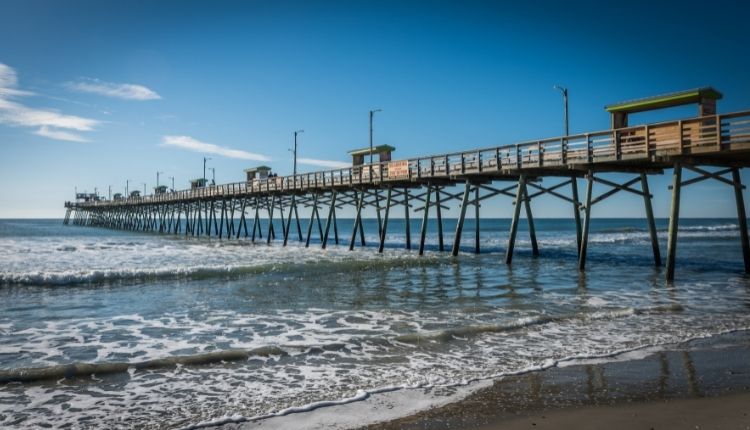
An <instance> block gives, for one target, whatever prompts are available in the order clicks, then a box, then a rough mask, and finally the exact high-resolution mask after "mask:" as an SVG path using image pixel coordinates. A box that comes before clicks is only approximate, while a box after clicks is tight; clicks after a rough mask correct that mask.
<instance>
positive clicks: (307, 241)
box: [305, 193, 318, 248]
mask: <svg viewBox="0 0 750 430" xmlns="http://www.w3.org/2000/svg"><path fill="white" fill-rule="evenodd" d="M317 212H318V193H315V194H313V208H312V211H311V212H310V222H309V223H308V224H307V239H305V248H307V247H309V246H310V236H312V230H313V223H314V222H315V214H316V213H317Z"/></svg>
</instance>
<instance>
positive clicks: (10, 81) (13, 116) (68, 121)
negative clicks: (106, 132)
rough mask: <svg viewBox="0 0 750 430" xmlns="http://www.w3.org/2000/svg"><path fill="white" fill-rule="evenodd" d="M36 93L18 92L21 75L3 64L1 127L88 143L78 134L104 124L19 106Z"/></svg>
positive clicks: (51, 111)
mask: <svg viewBox="0 0 750 430" xmlns="http://www.w3.org/2000/svg"><path fill="white" fill-rule="evenodd" d="M31 95H34V93H31V92H29V91H24V90H20V89H18V75H17V74H16V71H15V70H14V69H13V68H11V67H10V66H8V65H6V64H3V63H0V123H3V124H8V125H10V126H14V127H28V128H36V131H34V132H33V133H34V134H36V135H39V136H43V137H46V138H49V139H56V140H65V141H69V142H86V141H87V139H86V138H84V137H83V136H81V135H80V134H78V133H74V132H73V131H75V132H84V131H92V130H94V129H95V128H96V127H97V126H98V125H99V124H101V122H100V121H98V120H95V119H90V118H84V117H80V116H75V115H66V114H62V113H60V112H58V111H55V110H51V109H38V108H32V107H29V106H26V105H24V104H22V103H19V102H18V101H16V100H15V99H16V98H18V97H25V96H31Z"/></svg>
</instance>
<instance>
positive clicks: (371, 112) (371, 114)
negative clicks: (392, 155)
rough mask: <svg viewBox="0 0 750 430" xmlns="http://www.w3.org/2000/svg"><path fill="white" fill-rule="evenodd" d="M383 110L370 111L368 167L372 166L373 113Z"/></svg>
mask: <svg viewBox="0 0 750 430" xmlns="http://www.w3.org/2000/svg"><path fill="white" fill-rule="evenodd" d="M382 111H383V109H374V110H371V111H370V165H372V117H373V116H375V112H382ZM370 174H371V175H370V176H372V166H370Z"/></svg>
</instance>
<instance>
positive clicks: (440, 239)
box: [435, 186, 445, 252]
mask: <svg viewBox="0 0 750 430" xmlns="http://www.w3.org/2000/svg"><path fill="white" fill-rule="evenodd" d="M440 191H441V190H440V186H436V187H435V210H436V215H437V228H438V249H439V250H440V252H443V251H445V243H444V241H443V214H442V210H441V209H442V208H441V207H440Z"/></svg>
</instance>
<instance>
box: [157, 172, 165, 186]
mask: <svg viewBox="0 0 750 430" xmlns="http://www.w3.org/2000/svg"><path fill="white" fill-rule="evenodd" d="M162 173H164V172H159V171H158V170H157V171H156V188H159V175H161V174H162Z"/></svg>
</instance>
